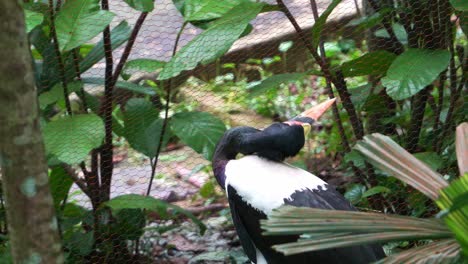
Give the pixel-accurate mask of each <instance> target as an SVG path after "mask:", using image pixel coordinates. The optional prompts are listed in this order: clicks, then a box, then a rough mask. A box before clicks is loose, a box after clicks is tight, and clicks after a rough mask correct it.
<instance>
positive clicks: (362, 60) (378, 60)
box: [341, 50, 397, 77]
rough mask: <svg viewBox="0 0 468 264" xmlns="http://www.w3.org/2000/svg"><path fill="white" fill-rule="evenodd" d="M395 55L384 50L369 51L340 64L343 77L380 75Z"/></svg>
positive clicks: (385, 70)
mask: <svg viewBox="0 0 468 264" xmlns="http://www.w3.org/2000/svg"><path fill="white" fill-rule="evenodd" d="M396 57H397V56H396V55H395V54H393V53H391V52H388V51H385V50H379V51H374V52H369V53H367V54H365V55H363V56H361V57H359V58H357V59H355V60H351V61H347V62H345V63H343V64H342V65H341V70H342V72H343V75H344V77H354V76H362V75H381V74H385V73H386V72H387V69H388V68H389V67H390V65H391V64H392V62H393V60H395V58H396Z"/></svg>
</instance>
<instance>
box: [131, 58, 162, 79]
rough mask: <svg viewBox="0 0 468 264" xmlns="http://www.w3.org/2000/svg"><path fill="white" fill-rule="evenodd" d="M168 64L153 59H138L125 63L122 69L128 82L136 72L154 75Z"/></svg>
mask: <svg viewBox="0 0 468 264" xmlns="http://www.w3.org/2000/svg"><path fill="white" fill-rule="evenodd" d="M165 64H166V62H164V61H158V60H152V59H136V60H131V61H128V62H127V63H125V66H124V68H123V69H122V77H123V78H124V79H125V80H128V79H129V78H130V77H131V76H132V74H133V73H135V72H147V73H154V72H156V71H157V70H160V69H162V68H163V67H164V65H165Z"/></svg>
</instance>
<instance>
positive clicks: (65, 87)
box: [49, 0, 72, 115]
mask: <svg viewBox="0 0 468 264" xmlns="http://www.w3.org/2000/svg"><path fill="white" fill-rule="evenodd" d="M49 15H50V35H51V36H52V40H53V42H54V50H55V55H56V56H57V61H58V66H59V69H58V70H59V76H60V79H61V80H62V86H63V99H64V100H65V107H66V109H67V113H68V114H69V115H72V109H71V104H70V98H68V85H67V78H66V76H65V64H64V63H63V59H62V54H61V52H60V46H59V42H58V39H57V31H56V29H55V10H54V1H53V0H49Z"/></svg>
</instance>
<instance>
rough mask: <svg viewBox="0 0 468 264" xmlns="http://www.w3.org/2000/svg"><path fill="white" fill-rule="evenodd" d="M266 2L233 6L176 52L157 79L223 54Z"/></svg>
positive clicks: (163, 78) (171, 75) (165, 77)
mask: <svg viewBox="0 0 468 264" xmlns="http://www.w3.org/2000/svg"><path fill="white" fill-rule="evenodd" d="M263 6H264V5H263V4H261V3H254V2H248V1H247V2H243V3H241V4H239V5H237V6H236V7H234V8H233V9H231V10H230V11H229V12H228V13H226V14H225V15H224V16H223V17H222V18H220V19H219V20H217V21H215V22H214V23H213V25H212V26H210V28H208V29H207V30H205V31H204V32H203V33H201V34H200V35H198V36H197V37H195V38H194V39H193V40H192V41H190V42H189V43H188V44H187V45H185V46H184V47H183V48H182V49H181V50H180V51H179V52H177V54H176V55H175V56H174V57H173V58H172V59H171V60H170V61H169V62H168V63H167V64H166V66H165V67H164V68H163V70H162V71H161V73H160V74H159V78H158V79H159V80H166V79H169V78H171V77H174V76H177V75H178V74H179V73H181V72H182V71H185V70H191V69H193V68H195V67H196V66H197V65H198V63H208V62H211V61H214V60H215V59H217V58H219V57H220V56H222V55H223V54H224V53H225V52H227V51H228V50H229V48H230V47H231V46H232V44H233V43H234V41H236V40H237V39H238V38H239V36H240V35H241V34H242V33H243V32H244V30H245V29H246V28H247V26H248V24H249V21H250V20H252V19H254V18H255V17H256V16H257V14H258V13H259V12H260V11H261V10H262V8H263Z"/></svg>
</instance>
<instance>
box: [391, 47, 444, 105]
mask: <svg viewBox="0 0 468 264" xmlns="http://www.w3.org/2000/svg"><path fill="white" fill-rule="evenodd" d="M449 62H450V52H449V51H447V50H427V49H409V50H407V51H405V52H404V53H403V54H401V55H399V56H398V57H397V58H396V59H395V60H394V61H393V63H392V65H391V66H390V68H389V69H388V71H387V75H386V76H385V77H384V78H382V85H383V86H385V87H387V94H388V95H390V97H392V98H393V99H395V100H402V99H406V98H409V97H411V96H413V95H415V94H416V93H418V92H419V91H421V90H422V89H424V88H425V87H426V86H427V85H429V84H431V83H432V82H433V81H434V80H435V79H436V78H437V77H438V76H439V74H440V73H441V72H442V71H444V70H445V69H446V68H447V66H448V64H449Z"/></svg>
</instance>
